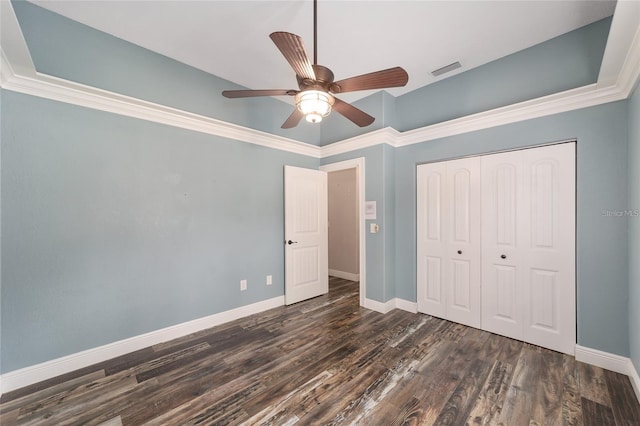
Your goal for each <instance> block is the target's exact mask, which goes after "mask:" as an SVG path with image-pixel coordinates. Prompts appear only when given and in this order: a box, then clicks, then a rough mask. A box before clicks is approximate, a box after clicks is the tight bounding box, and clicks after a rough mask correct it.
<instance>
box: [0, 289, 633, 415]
mask: <svg viewBox="0 0 640 426" xmlns="http://www.w3.org/2000/svg"><path fill="white" fill-rule="evenodd" d="M638 411H640V409H639V408H638V402H637V400H636V399H635V396H634V394H633V390H632V388H631V386H630V383H629V381H628V379H627V378H626V377H624V376H621V375H619V374H616V373H612V372H608V371H605V370H602V369H598V368H596V367H592V366H588V365H586V364H583V363H579V362H576V361H575V358H574V357H570V356H568V355H561V354H558V353H556V352H553V351H549V350H546V349H543V348H540V347H537V346H534V345H530V344H526V343H522V342H519V341H516V340H512V339H509V338H506V337H502V336H497V335H494V334H491V333H487V332H484V331H481V330H478V329H475V328H471V327H466V326H463V325H460V324H455V323H452V322H449V321H446V320H443V319H440V318H436V317H433V316H429V315H424V314H412V313H409V312H406V311H401V310H393V311H391V312H389V313H387V314H380V313H377V312H374V311H371V310H368V309H365V308H362V307H360V306H359V297H358V283H353V282H349V281H347V280H342V279H336V278H331V279H330V291H329V293H328V294H326V295H323V296H319V297H317V298H314V299H312V300H308V301H304V302H300V303H297V304H295V305H291V306H283V307H279V308H275V309H271V310H268V311H265V312H262V313H260V314H256V315H252V316H248V317H245V318H241V319H238V320H236V321H231V322H228V323H226V324H222V325H220V326H218V327H212V328H210V329H208V330H202V331H198V332H196V333H192V334H190V335H188V336H184V337H181V338H179V339H175V340H172V341H170V342H165V343H161V344H158V345H154V346H152V347H149V348H144V349H142V350H139V351H136V352H133V353H131V354H126V355H123V356H120V357H117V358H114V359H111V360H108V361H104V362H101V363H98V364H95V365H93V366H89V367H86V368H83V369H81V370H77V371H74V372H71V373H68V374H65V375H63V376H60V377H56V378H53V379H51V380H47V381H44V382H41V383H38V384H35V385H32V386H29V387H27V388H24V389H18V390H16V391H13V392H10V393H7V394H5V395H2V397H1V398H0V423H1V424H2V425H3V426H5V425H6V426H12V425H31V424H34V425H43V424H44V425H49V424H51V425H56V426H57V425H83V426H84V425H89V426H91V425H96V426H115V425H125V426H129V425H136V426H137V425H141V424H149V425H163V426H164V425H254V424H274V425H276V424H277V425H289V424H323V425H324V424H326V425H343V424H345V425H351V424H355V425H405V424H416V425H417V424H424V425H433V424H453V425H458V424H459V425H463V424H469V425H499V424H500V425H506V426H510V425H515V426H519V425H530V426H533V425H543V424H544V425H556V424H558V425H560V424H562V425H571V426H574V425H575V426H580V425H586V426H590V425H598V426H606V425H609V424H611V425H617V426H628V425H630V424H633V425H634V426H637V425H638V417H640V414H638Z"/></svg>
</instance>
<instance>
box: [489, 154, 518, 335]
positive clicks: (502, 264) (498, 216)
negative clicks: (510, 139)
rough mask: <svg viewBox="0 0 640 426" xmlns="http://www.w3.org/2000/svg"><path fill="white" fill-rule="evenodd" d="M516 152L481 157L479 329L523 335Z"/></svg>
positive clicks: (503, 333)
mask: <svg viewBox="0 0 640 426" xmlns="http://www.w3.org/2000/svg"><path fill="white" fill-rule="evenodd" d="M520 164H521V159H520V154H519V152H507V153H503V154H495V155H488V156H485V157H482V197H483V202H482V328H483V329H484V330H488V331H492V332H495V333H498V334H502V335H505V336H508V337H512V338H515V339H522V338H523V312H522V311H523V308H524V306H523V299H522V292H521V288H520V287H521V284H520V283H521V281H522V274H523V268H522V259H521V256H520V253H519V252H518V246H519V243H520V241H521V239H522V237H523V235H522V233H523V231H522V229H521V227H520V226H519V222H520V214H521V212H520V210H519V208H518V203H519V197H520V194H521V191H522V176H521V172H520V170H521V165H520Z"/></svg>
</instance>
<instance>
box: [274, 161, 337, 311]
mask: <svg viewBox="0 0 640 426" xmlns="http://www.w3.org/2000/svg"><path fill="white" fill-rule="evenodd" d="M284 204H285V207H284V213H285V214H284V216H285V225H284V232H285V303H286V304H287V305H290V304H292V303H296V302H300V301H302V300H306V299H310V298H312V297H316V296H319V295H321V294H325V293H327V292H328V291H329V270H328V268H329V265H328V240H327V216H328V213H327V174H326V173H325V172H323V171H319V170H311V169H302V168H299V167H292V166H285V168H284Z"/></svg>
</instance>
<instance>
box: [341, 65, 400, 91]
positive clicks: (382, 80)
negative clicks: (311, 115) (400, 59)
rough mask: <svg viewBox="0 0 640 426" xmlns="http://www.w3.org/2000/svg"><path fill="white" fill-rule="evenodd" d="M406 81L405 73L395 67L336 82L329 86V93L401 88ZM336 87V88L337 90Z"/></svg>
mask: <svg viewBox="0 0 640 426" xmlns="http://www.w3.org/2000/svg"><path fill="white" fill-rule="evenodd" d="M408 81H409V75H408V74H407V72H406V71H405V70H404V69H402V68H401V67H395V68H389V69H386V70H382V71H376V72H372V73H369V74H362V75H359V76H357V77H351V78H345V79H344V80H340V81H336V82H335V83H333V84H332V85H331V91H332V92H334V93H345V92H354V91H356V90H369V89H384V88H386V87H402V86H404V85H405V84H407V82H408ZM336 86H338V87H339V89H338V88H337V87H336ZM334 88H335V90H334Z"/></svg>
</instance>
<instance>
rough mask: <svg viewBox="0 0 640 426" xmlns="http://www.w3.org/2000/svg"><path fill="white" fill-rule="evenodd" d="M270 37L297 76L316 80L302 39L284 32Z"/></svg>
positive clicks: (272, 34)
mask: <svg viewBox="0 0 640 426" xmlns="http://www.w3.org/2000/svg"><path fill="white" fill-rule="evenodd" d="M269 37H271V40H273V42H274V43H275V45H276V47H277V48H278V49H279V50H280V52H282V54H283V55H284V57H285V59H286V60H287V62H289V65H291V68H293V70H294V71H295V72H296V75H297V76H299V77H302V78H308V79H309V80H315V79H316V74H315V73H314V72H313V67H312V66H311V61H309V57H308V56H307V52H306V51H305V50H304V44H303V43H302V38H301V37H299V36H297V35H295V34H291V33H286V32H283V31H277V32H275V33H271V34H270V35H269Z"/></svg>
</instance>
